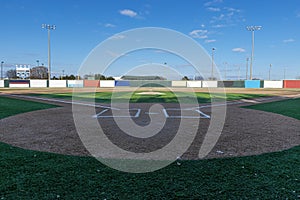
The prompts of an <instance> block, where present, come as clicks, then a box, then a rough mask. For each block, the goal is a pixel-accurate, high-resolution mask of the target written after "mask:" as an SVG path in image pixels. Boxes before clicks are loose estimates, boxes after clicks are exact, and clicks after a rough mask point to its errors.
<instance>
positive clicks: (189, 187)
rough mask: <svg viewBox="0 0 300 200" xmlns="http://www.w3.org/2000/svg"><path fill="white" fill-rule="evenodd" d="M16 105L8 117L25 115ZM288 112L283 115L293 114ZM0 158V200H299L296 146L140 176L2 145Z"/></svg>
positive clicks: (88, 159) (79, 159) (84, 160)
mask: <svg viewBox="0 0 300 200" xmlns="http://www.w3.org/2000/svg"><path fill="white" fill-rule="evenodd" d="M1 98H2V97H1ZM16 101H19V100H12V99H6V103H7V104H8V106H7V107H9V105H11V108H10V110H11V112H12V111H13V110H15V111H14V112H15V113H18V112H19V113H21V112H26V111H27V110H23V108H24V107H19V108H18V109H15V107H14V106H13V104H10V103H9V102H14V103H16ZM20 102H22V103H23V101H20ZM279 103H280V104H281V103H284V102H279ZM286 103H288V104H298V101H292V102H291V101H290V100H288V101H287V102H286ZM32 104H35V103H33V102H32ZM270 105H272V104H265V105H264V106H265V107H269V106H270ZM272 106H273V105H272ZM294 106H295V105H294ZM294 108H295V107H292V106H288V107H286V109H285V110H287V109H292V110H290V113H298V112H299V109H298V110H295V109H294ZM0 152H1V154H0V155H1V156H0V169H1V176H0V199H299V198H300V167H299V166H300V156H299V155H300V146H298V147H294V148H292V149H290V150H286V151H282V152H277V153H269V154H264V155H259V156H249V157H242V158H226V159H211V160H201V161H182V164H181V165H180V166H178V165H177V164H176V163H174V164H171V165H170V166H168V167H166V168H163V169H161V170H158V171H156V172H152V173H146V174H129V173H123V172H119V171H116V170H113V169H110V168H108V167H106V166H104V165H102V164H101V163H99V162H98V161H97V160H95V159H94V158H91V157H76V156H64V155H58V154H51V153H45V152H37V151H30V150H24V149H20V148H16V147H12V146H11V145H7V144H4V143H0Z"/></svg>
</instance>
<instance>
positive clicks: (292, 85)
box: [283, 80, 300, 88]
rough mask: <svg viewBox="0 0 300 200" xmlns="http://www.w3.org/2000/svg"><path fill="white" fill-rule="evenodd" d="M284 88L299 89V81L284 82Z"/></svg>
mask: <svg viewBox="0 0 300 200" xmlns="http://www.w3.org/2000/svg"><path fill="white" fill-rule="evenodd" d="M283 87H284V88H300V80H284V81H283Z"/></svg>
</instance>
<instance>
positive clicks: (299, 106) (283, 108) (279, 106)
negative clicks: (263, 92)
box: [246, 99, 300, 120]
mask: <svg viewBox="0 0 300 200" xmlns="http://www.w3.org/2000/svg"><path fill="white" fill-rule="evenodd" d="M246 108H251V109H256V110H262V111H267V112H273V113H277V114H282V115H286V116H289V117H293V118H296V119H299V120H300V99H289V100H284V101H278V102H271V103H264V104H257V105H252V106H247V107H246Z"/></svg>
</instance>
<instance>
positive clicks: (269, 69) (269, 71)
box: [269, 64, 272, 80]
mask: <svg viewBox="0 0 300 200" xmlns="http://www.w3.org/2000/svg"><path fill="white" fill-rule="evenodd" d="M271 68H272V64H270V68H269V80H271Z"/></svg>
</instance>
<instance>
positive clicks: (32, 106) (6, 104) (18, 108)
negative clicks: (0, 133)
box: [0, 96, 57, 119]
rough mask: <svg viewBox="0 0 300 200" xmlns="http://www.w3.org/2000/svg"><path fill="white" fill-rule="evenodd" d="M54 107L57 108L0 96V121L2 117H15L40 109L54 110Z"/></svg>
mask: <svg viewBox="0 0 300 200" xmlns="http://www.w3.org/2000/svg"><path fill="white" fill-rule="evenodd" d="M54 107H57V106H55V105H50V104H44V103H37V102H32V101H25V100H18V99H12V98H8V97H4V96H0V119H2V118H4V117H9V116H12V115H16V114H18V113H23V112H30V111H34V110H41V109H47V108H54Z"/></svg>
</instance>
